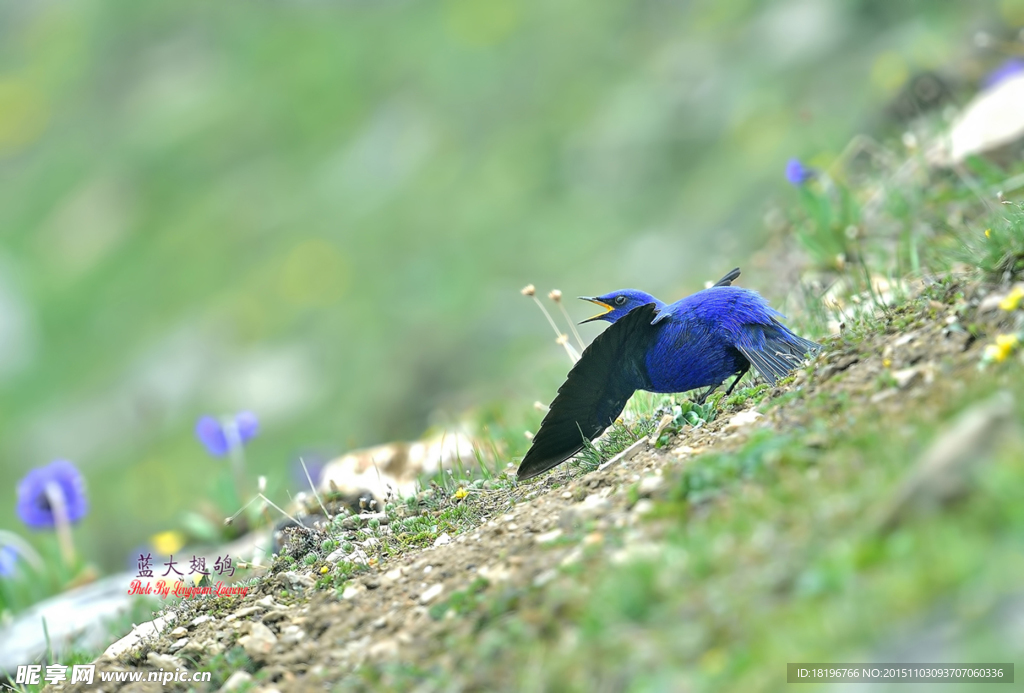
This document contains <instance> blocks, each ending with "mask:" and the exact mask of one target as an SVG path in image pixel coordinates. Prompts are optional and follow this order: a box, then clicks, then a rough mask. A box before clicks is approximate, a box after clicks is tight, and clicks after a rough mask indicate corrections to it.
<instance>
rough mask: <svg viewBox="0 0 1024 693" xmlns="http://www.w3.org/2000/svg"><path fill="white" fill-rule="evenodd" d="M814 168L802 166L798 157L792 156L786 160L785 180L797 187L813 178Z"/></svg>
mask: <svg viewBox="0 0 1024 693" xmlns="http://www.w3.org/2000/svg"><path fill="white" fill-rule="evenodd" d="M814 176H815V170H814V169H813V168H808V167H807V166H804V164H803V162H802V161H800V159H797V158H793V159H790V160H789V161H787V162H786V180H788V181H789V183H790V185H795V186H797V187H799V186H801V185H803V184H804V183H806V182H807V181H809V180H810V179H811V178H814Z"/></svg>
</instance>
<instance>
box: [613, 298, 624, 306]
mask: <svg viewBox="0 0 1024 693" xmlns="http://www.w3.org/2000/svg"><path fill="white" fill-rule="evenodd" d="M625 304H626V297H625V296H616V297H615V305H617V306H622V305H625Z"/></svg>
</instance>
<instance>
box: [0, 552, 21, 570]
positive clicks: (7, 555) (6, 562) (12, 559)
mask: <svg viewBox="0 0 1024 693" xmlns="http://www.w3.org/2000/svg"><path fill="white" fill-rule="evenodd" d="M17 565H18V551H17V550H16V549H15V548H14V547H13V546H7V545H6V544H5V545H4V546H0V577H11V576H12V575H14V569H15V568H16V567H17Z"/></svg>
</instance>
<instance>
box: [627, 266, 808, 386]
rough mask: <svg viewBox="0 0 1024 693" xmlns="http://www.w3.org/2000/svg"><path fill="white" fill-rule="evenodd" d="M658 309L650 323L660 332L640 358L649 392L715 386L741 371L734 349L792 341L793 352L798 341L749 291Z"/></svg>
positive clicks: (701, 294) (716, 293) (710, 293)
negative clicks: (772, 342)
mask: <svg viewBox="0 0 1024 693" xmlns="http://www.w3.org/2000/svg"><path fill="white" fill-rule="evenodd" d="M613 293H619V292H613ZM609 295H612V294H609ZM659 303H660V302H659ZM661 306H664V307H661ZM661 306H659V309H660V310H659V313H658V315H657V317H656V318H655V319H654V324H657V325H660V326H661V327H660V328H659V330H658V333H657V335H656V336H655V341H654V343H653V344H651V346H650V348H649V349H648V351H647V354H646V357H645V365H646V366H647V374H648V377H649V380H650V385H651V387H650V389H651V391H653V392H686V391H687V390H693V389H695V388H701V387H711V386H717V385H718V384H719V383H721V382H722V381H723V380H725V379H726V378H728V377H729V376H731V375H733V374H735V373H737V372H739V371H741V370H744V369H745V367H746V364H747V363H748V359H747V358H746V357H744V355H743V354H742V353H741V352H740V348H744V349H746V350H750V351H753V352H761V351H764V350H765V349H766V342H768V341H769V340H770V339H782V340H784V341H785V342H787V343H788V342H789V341H790V338H792V340H794V341H793V342H792V343H793V345H794V347H796V346H798V342H800V341H803V340H801V339H800V338H799V337H797V336H796V335H793V334H792V333H791V332H790V331H789V330H788V329H787V328H786V327H785V326H784V325H782V323H781V322H779V320H780V319H781V318H782V315H781V314H780V313H778V312H777V311H775V310H773V309H772V308H771V307H770V306H769V305H768V302H767V301H766V300H765V299H764V298H762V297H761V296H760V294H758V293H757V292H756V291H751V290H750V289H743V288H740V287H737V286H715V287H712V288H710V289H704V290H703V291H698V292H697V293H695V294H692V295H690V296H687V297H686V298H683V299H681V300H679V301H676V302H675V303H672V304H669V305H667V306H665V305H664V304H661ZM616 319H617V316H616ZM609 322H616V320H609Z"/></svg>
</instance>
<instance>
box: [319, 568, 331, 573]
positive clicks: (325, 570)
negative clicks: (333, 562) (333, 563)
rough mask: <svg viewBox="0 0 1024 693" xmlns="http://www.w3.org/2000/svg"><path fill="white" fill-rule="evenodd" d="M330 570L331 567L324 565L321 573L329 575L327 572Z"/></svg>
mask: <svg viewBox="0 0 1024 693" xmlns="http://www.w3.org/2000/svg"><path fill="white" fill-rule="evenodd" d="M330 571H331V569H330V568H328V567H327V566H324V567H323V568H321V569H320V574H321V575H327V573H329V572H330Z"/></svg>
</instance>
